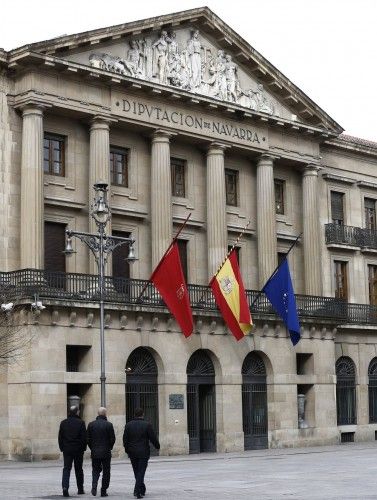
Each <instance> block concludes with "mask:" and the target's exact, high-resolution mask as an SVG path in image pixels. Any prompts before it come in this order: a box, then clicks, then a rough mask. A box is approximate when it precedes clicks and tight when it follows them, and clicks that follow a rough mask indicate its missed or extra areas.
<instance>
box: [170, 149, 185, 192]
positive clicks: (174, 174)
mask: <svg viewBox="0 0 377 500" xmlns="http://www.w3.org/2000/svg"><path fill="white" fill-rule="evenodd" d="M170 168H171V189H172V195H173V196H179V197H180V198H184V197H185V196H186V190H185V171H186V161H185V160H181V159H180V158H170Z"/></svg>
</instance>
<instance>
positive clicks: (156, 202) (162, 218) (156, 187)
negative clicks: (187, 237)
mask: <svg viewBox="0 0 377 500" xmlns="http://www.w3.org/2000/svg"><path fill="white" fill-rule="evenodd" d="M171 135H172V134H171V133H169V132H167V131H165V130H156V131H155V132H154V134H153V136H152V154H151V156H152V158H151V239H152V269H154V268H155V267H156V265H157V264H158V262H159V261H160V259H161V257H162V256H163V255H164V253H165V251H166V249H167V248H168V246H169V245H170V243H171V240H172V234H173V217H172V194H171V167H170V137H171Z"/></svg>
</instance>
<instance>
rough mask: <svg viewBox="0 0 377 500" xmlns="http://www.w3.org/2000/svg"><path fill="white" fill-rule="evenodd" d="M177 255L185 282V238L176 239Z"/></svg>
mask: <svg viewBox="0 0 377 500" xmlns="http://www.w3.org/2000/svg"><path fill="white" fill-rule="evenodd" d="M177 243H178V250H179V257H180V259H181V264H182V271H183V276H184V277H185V281H186V283H187V278H188V276H187V240H177Z"/></svg>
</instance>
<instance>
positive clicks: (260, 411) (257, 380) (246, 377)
mask: <svg viewBox="0 0 377 500" xmlns="http://www.w3.org/2000/svg"><path fill="white" fill-rule="evenodd" d="M242 417H243V432H244V444H245V450H258V449H262V448H268V434H267V433H268V423H267V384H266V367H265V365H264V362H263V360H262V358H261V357H260V356H258V354H256V353H254V352H251V353H249V354H248V355H247V356H246V358H245V360H244V362H243V365H242Z"/></svg>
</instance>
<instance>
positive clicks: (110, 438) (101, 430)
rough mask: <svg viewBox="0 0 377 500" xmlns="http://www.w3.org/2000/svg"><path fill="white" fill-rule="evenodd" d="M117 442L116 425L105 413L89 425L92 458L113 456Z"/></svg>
mask: <svg viewBox="0 0 377 500" xmlns="http://www.w3.org/2000/svg"><path fill="white" fill-rule="evenodd" d="M114 443H115V433H114V427H113V424H112V423H111V422H108V421H107V418H106V417H105V416H103V415H99V416H98V417H97V418H96V419H95V420H93V422H90V424H89V425H88V446H89V448H90V449H91V452H92V458H107V457H111V450H112V449H113V446H114Z"/></svg>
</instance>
